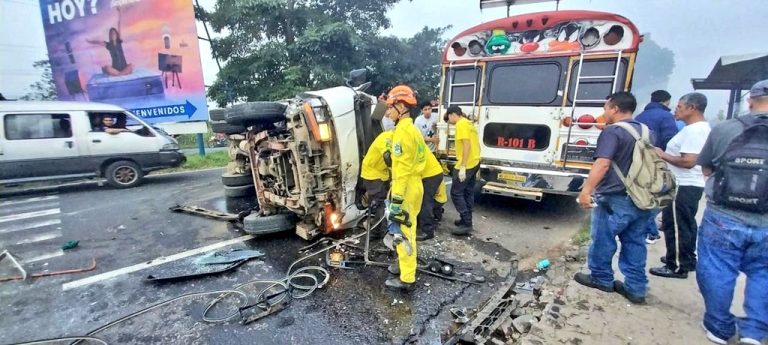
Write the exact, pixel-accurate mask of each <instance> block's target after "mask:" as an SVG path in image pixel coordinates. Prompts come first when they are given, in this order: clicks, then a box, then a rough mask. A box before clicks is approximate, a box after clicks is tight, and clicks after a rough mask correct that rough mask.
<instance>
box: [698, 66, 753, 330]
mask: <svg viewBox="0 0 768 345" xmlns="http://www.w3.org/2000/svg"><path fill="white" fill-rule="evenodd" d="M749 109H750V113H749V114H748V115H743V116H740V117H738V118H736V119H733V120H729V121H727V122H725V123H722V124H720V125H718V126H717V127H715V128H713V129H712V132H711V133H710V135H709V139H707V142H706V144H704V148H703V149H702V151H701V153H700V154H699V158H698V164H699V165H701V167H702V170H703V172H704V175H706V176H709V179H708V180H707V183H706V188H705V193H706V195H707V209H706V210H705V211H704V219H703V220H702V222H701V227H700V228H699V238H698V254H699V261H698V264H697V266H696V280H697V282H698V284H699V290H700V291H701V295H702V297H703V298H704V305H705V308H706V311H705V313H704V320H703V322H702V327H704V330H705V331H706V333H707V338H708V339H709V340H710V341H712V342H714V343H717V344H726V343H727V341H728V340H729V339H730V338H731V337H733V336H734V335H736V329H737V328H738V330H739V337H740V339H739V341H740V344H755V345H758V344H760V341H762V340H765V339H766V338H768V80H764V81H761V82H758V83H757V84H755V85H754V86H753V87H752V89H751V90H750V95H749ZM740 271H741V272H744V274H745V275H746V276H747V286H746V289H745V292H744V311H745V312H746V314H747V316H746V317H744V318H739V319H738V321H737V319H736V318H735V317H734V316H733V314H731V312H730V309H731V303H732V302H733V291H734V288H735V285H736V278H737V277H738V275H739V272H740ZM737 323H738V327H737Z"/></svg>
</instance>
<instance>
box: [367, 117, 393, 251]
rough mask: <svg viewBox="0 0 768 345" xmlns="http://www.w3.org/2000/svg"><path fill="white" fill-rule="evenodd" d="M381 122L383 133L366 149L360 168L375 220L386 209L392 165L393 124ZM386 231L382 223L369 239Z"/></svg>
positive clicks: (384, 224)
mask: <svg viewBox="0 0 768 345" xmlns="http://www.w3.org/2000/svg"><path fill="white" fill-rule="evenodd" d="M381 122H382V127H383V129H384V132H382V133H381V134H379V136H377V137H376V139H374V140H373V142H372V143H371V146H370V147H368V151H367V152H366V154H365V157H363V163H362V164H361V168H360V179H361V182H362V186H363V189H365V194H366V196H367V198H368V207H370V209H371V213H373V214H374V215H375V217H374V219H376V220H378V219H381V217H383V216H384V211H385V209H386V206H385V201H386V200H387V194H388V193H389V180H390V177H389V175H390V173H389V167H390V166H391V165H392V158H391V149H392V131H393V130H394V129H395V123H394V122H393V121H392V120H391V119H389V118H386V117H385V118H384V119H382V121H381ZM386 229H387V226H386V223H384V222H382V223H381V224H380V225H379V226H378V227H376V228H375V229H371V234H370V235H371V238H378V239H380V238H382V237H384V234H385V233H386Z"/></svg>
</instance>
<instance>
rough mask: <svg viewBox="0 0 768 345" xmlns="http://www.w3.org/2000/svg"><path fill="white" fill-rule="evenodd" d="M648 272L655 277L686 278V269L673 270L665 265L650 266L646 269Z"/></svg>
mask: <svg viewBox="0 0 768 345" xmlns="http://www.w3.org/2000/svg"><path fill="white" fill-rule="evenodd" d="M648 273H650V274H652V275H655V276H657V277H663V278H677V279H687V278H688V271H683V270H673V269H671V268H669V267H667V266H661V267H652V268H651V269H650V270H648Z"/></svg>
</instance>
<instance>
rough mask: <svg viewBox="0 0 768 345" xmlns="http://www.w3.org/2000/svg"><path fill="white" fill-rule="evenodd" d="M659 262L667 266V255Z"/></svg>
mask: <svg viewBox="0 0 768 345" xmlns="http://www.w3.org/2000/svg"><path fill="white" fill-rule="evenodd" d="M659 261H661V263H662V264H665V265H666V264H667V256H666V255H665V256H662V257H661V258H660V259H659Z"/></svg>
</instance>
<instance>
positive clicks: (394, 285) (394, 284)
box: [384, 278, 416, 291]
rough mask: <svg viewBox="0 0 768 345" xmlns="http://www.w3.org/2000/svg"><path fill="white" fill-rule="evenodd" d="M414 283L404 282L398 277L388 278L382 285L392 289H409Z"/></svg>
mask: <svg viewBox="0 0 768 345" xmlns="http://www.w3.org/2000/svg"><path fill="white" fill-rule="evenodd" d="M414 285H416V284H415V283H404V282H402V281H401V280H400V278H390V279H387V281H385V282H384V286H386V287H387V288H389V289H392V290H400V291H409V290H411V289H413V287H414Z"/></svg>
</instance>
